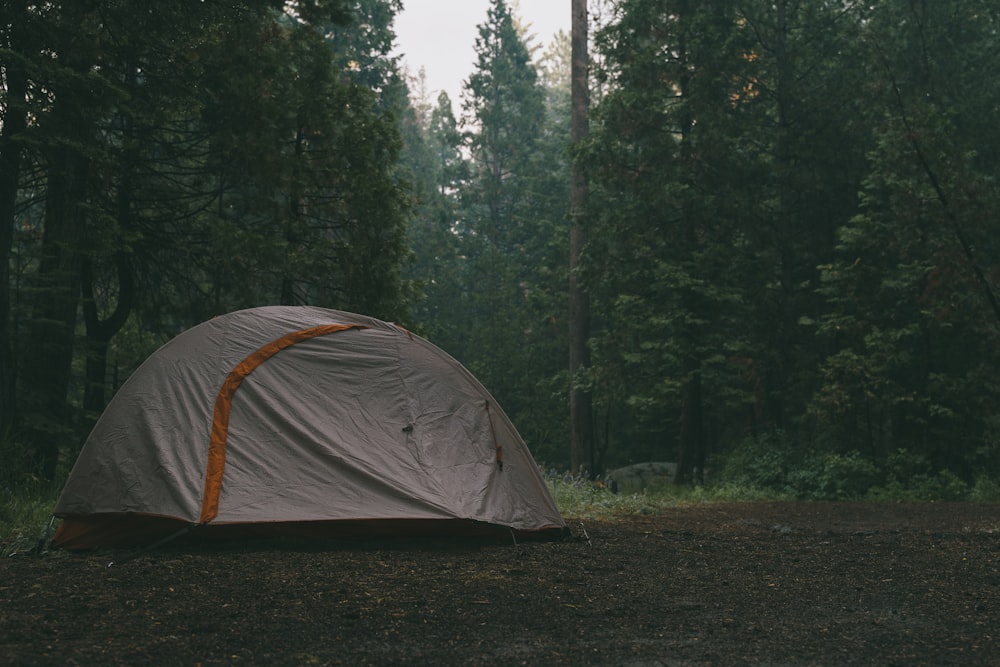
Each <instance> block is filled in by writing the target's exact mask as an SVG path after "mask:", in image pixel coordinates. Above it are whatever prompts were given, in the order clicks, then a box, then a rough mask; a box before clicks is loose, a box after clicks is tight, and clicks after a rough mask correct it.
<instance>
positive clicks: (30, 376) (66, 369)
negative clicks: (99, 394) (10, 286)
mask: <svg viewBox="0 0 1000 667" xmlns="http://www.w3.org/2000/svg"><path fill="white" fill-rule="evenodd" d="M47 161H48V164H49V179H48V189H47V195H46V209H45V231H44V235H43V238H42V257H41V260H40V261H39V264H38V274H37V279H36V285H35V287H36V289H35V290H34V291H35V299H34V306H33V308H32V313H31V317H30V318H29V319H28V321H27V322H26V328H27V333H28V336H27V339H26V341H25V354H24V359H23V366H22V369H21V370H22V374H21V391H22V401H21V405H22V407H23V410H20V411H19V417H20V418H21V420H22V422H23V426H24V432H25V436H26V437H27V439H28V441H29V442H30V444H31V446H32V447H33V448H34V452H35V463H36V464H37V465H38V467H39V471H40V473H41V474H42V475H43V476H44V477H45V478H46V479H54V477H55V474H56V466H57V464H58V460H59V449H60V445H61V444H63V443H65V442H66V441H67V439H69V438H70V437H71V436H72V433H73V428H72V414H71V411H70V408H69V403H68V401H67V398H68V392H69V385H70V373H71V367H72V362H73V340H74V328H75V325H76V315H77V307H78V305H79V302H80V264H79V259H80V256H79V242H80V239H81V238H82V233H83V224H84V213H83V207H82V206H81V204H82V202H83V198H84V192H85V187H86V185H85V183H86V178H87V170H88V163H87V160H86V158H85V157H84V156H82V155H80V154H79V153H78V152H77V151H76V150H74V149H73V148H71V147H67V146H58V147H55V148H53V149H52V150H51V151H49V157H48V160H47Z"/></svg>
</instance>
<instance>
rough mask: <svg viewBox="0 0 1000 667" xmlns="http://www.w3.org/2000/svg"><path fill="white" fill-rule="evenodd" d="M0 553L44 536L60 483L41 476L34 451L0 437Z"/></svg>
mask: <svg viewBox="0 0 1000 667" xmlns="http://www.w3.org/2000/svg"><path fill="white" fill-rule="evenodd" d="M0 461H2V462H3V465H2V466H0V557H6V556H8V555H10V554H11V553H14V552H22V551H27V550H29V549H32V548H34V547H35V546H36V544H37V542H38V540H40V539H42V538H44V537H45V528H46V526H47V525H48V523H49V521H50V519H51V516H52V508H53V507H54V506H55V501H56V497H57V496H58V493H59V490H60V488H61V485H60V484H58V483H56V482H51V481H47V480H44V479H43V477H42V475H41V470H39V468H38V465H37V463H36V461H35V460H34V453H33V452H32V451H30V450H29V449H28V448H26V447H24V446H23V445H22V444H20V443H19V442H18V441H16V440H14V439H12V438H3V439H2V440H0Z"/></svg>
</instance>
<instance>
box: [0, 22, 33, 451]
mask: <svg viewBox="0 0 1000 667" xmlns="http://www.w3.org/2000/svg"><path fill="white" fill-rule="evenodd" d="M26 4H27V3H25V2H17V3H7V4H5V6H7V7H9V9H10V11H11V17H10V18H11V19H12V20H11V21H10V26H9V28H8V30H9V32H8V33H7V35H6V40H5V41H6V43H5V44H4V45H3V46H5V47H6V48H7V49H9V50H10V52H11V53H14V54H18V53H20V47H21V45H20V44H19V43H18V40H17V33H16V30H17V27H16V26H18V25H23V18H21V19H18V18H17V17H23V15H24V13H25V9H26ZM4 69H5V75H6V85H7V90H6V102H7V111H6V113H5V114H4V119H3V124H2V126H0V438H3V437H6V436H7V434H9V433H10V432H11V430H12V428H13V426H14V422H15V419H16V412H17V410H16V405H17V394H16V381H15V378H16V374H15V367H14V354H13V340H12V335H11V284H10V254H11V251H12V248H13V243H14V226H15V224H16V221H15V219H14V216H15V214H16V207H17V190H18V186H19V183H20V177H21V145H20V143H19V135H20V134H21V133H23V132H24V130H25V128H26V126H27V115H26V113H27V111H26V108H25V104H26V101H25V96H26V95H27V92H28V77H27V75H26V73H25V70H24V67H23V65H22V63H20V62H18V60H17V59H16V58H6V59H5V62H4Z"/></svg>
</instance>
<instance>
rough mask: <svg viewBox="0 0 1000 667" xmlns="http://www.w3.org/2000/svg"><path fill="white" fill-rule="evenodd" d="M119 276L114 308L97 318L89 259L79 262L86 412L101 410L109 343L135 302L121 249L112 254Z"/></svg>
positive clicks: (105, 394) (126, 264) (129, 269)
mask: <svg viewBox="0 0 1000 667" xmlns="http://www.w3.org/2000/svg"><path fill="white" fill-rule="evenodd" d="M115 270H116V273H117V277H118V300H117V302H116V303H115V309H114V312H112V313H111V315H109V316H108V317H107V319H104V320H102V319H100V315H99V313H98V309H97V302H96V301H95V290H94V275H93V270H92V266H91V262H90V261H89V260H87V259H84V260H83V262H82V263H81V271H80V280H81V287H82V293H83V319H84V323H85V324H86V328H87V365H86V387H85V389H84V393H83V409H84V410H85V411H86V412H87V413H88V415H99V414H100V413H101V412H103V410H104V406H105V404H106V401H105V398H106V396H107V383H106V382H105V376H106V375H107V359H108V346H109V345H110V343H111V339H112V338H113V337H114V335H115V334H116V333H118V332H119V331H121V328H122V327H123V326H125V322H126V321H127V320H128V317H129V315H130V314H131V312H132V305H133V303H134V302H135V289H134V284H135V281H134V276H133V273H132V266H131V265H130V264H129V261H128V258H127V257H126V256H125V254H124V253H119V254H118V255H117V256H116V257H115Z"/></svg>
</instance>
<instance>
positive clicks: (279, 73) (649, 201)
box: [0, 0, 1000, 500]
mask: <svg viewBox="0 0 1000 667" xmlns="http://www.w3.org/2000/svg"><path fill="white" fill-rule="evenodd" d="M404 4H405V0H232V1H227V2H216V1H213V0H207V1H205V2H190V1H188V0H161V1H159V2H156V3H149V2H145V1H143V2H139V1H138V0H72V1H69V0H53V1H52V2H46V3H36V2H31V1H30V0H2V5H0V6H2V15H0V16H2V18H0V252H2V261H0V281H2V285H0V434H2V435H0V485H2V486H3V488H5V489H8V490H9V489H10V488H12V487H14V486H16V485H18V484H21V483H24V481H25V480H43V481H45V480H48V481H58V480H60V479H64V478H65V475H66V474H67V472H68V470H69V468H70V466H72V464H73V461H74V460H75V457H76V454H77V452H78V451H79V448H80V446H81V445H82V442H83V440H84V438H85V437H86V435H87V433H88V432H89V430H90V428H91V427H92V425H93V424H94V422H95V420H96V419H97V417H98V416H99V415H100V413H101V410H102V409H103V407H104V406H105V404H106V403H107V401H108V400H109V398H110V397H111V396H112V395H113V394H114V392H115V391H116V390H117V388H118V387H119V386H120V385H121V384H122V382H124V380H125V379H126V378H127V377H128V376H129V374H130V372H131V371H132V370H134V369H135V368H136V367H137V366H138V365H139V364H140V363H142V361H143V360H144V359H145V358H146V357H147V356H148V355H149V354H150V353H151V352H152V351H154V350H155V349H157V348H158V347H159V346H160V345H162V344H163V343H165V342H166V341H167V340H169V339H170V338H171V337H173V336H175V335H176V334H178V333H179V332H181V331H183V330H185V329H187V328H189V327H191V326H193V325H195V324H197V323H199V322H202V321H204V320H206V319H209V318H211V317H212V316H214V315H218V314H222V313H226V312H230V311H233V310H238V309H241V308H247V307H252V306H260V305H269V304H307V305H315V306H323V307H329V308H336V309H341V310H348V311H352V312H358V313H363V314H366V315H370V316H374V317H377V318H380V319H384V320H388V321H393V322H397V323H399V324H401V325H402V326H405V327H406V328H408V329H410V330H412V331H414V332H416V333H418V334H420V335H422V336H425V337H427V338H428V339H429V340H431V341H432V342H434V343H435V344H436V345H438V346H439V347H441V348H443V349H444V350H445V351H447V352H448V353H449V354H451V355H452V356H454V357H455V358H457V359H458V360H459V361H460V362H462V363H463V364H464V365H465V366H466V367H468V368H469V370H471V371H472V372H473V373H474V374H475V375H476V376H477V377H478V378H479V379H480V380H481V381H482V383H483V384H484V385H485V386H486V387H487V389H489V391H490V392H491V393H492V394H493V395H494V396H495V397H496V399H497V400H498V402H499V403H500V404H501V405H502V406H503V407H504V409H505V411H506V412H507V413H508V414H509V415H510V417H511V419H512V420H513V422H514V424H515V425H516V426H517V428H518V430H519V431H520V433H521V435H522V436H523V437H524V439H525V440H526V442H527V443H528V446H529V448H530V449H531V451H532V453H533V454H534V456H535V458H536V460H537V462H538V463H539V465H541V466H544V468H545V469H546V470H549V471H552V474H558V475H562V474H563V472H564V471H568V472H569V473H570V474H573V475H576V476H579V477H581V478H585V477H590V478H592V479H594V478H600V477H601V476H603V475H604V474H605V472H606V471H608V470H610V469H613V468H616V467H619V466H623V465H627V464H631V463H637V462H643V461H672V462H676V463H677V481H678V482H679V483H689V484H698V485H700V484H716V483H731V484H736V485H742V486H745V487H753V488H759V489H765V490H770V491H772V492H774V493H778V494H788V495H792V496H795V497H799V498H829V499H844V498H865V497H878V496H880V495H882V496H885V497H906V498H911V499H949V500H962V499H969V498H981V499H982V498H986V499H990V498H992V499H996V498H1000V411H998V410H997V407H996V406H997V404H998V399H1000V376H998V374H997V370H998V362H1000V300H998V299H1000V297H998V295H997V293H996V292H997V289H998V287H1000V233H997V232H998V231H1000V228H998V227H994V226H993V225H1000V222H998V220H997V213H996V212H997V210H1000V182H998V174H1000V123H997V116H998V114H1000V78H998V77H997V76H996V72H997V71H1000V48H998V45H1000V5H998V4H997V3H996V2H995V1H994V0H956V1H954V2H948V3H944V2H932V1H931V0H875V1H867V2H866V1H860V0H820V1H816V2H802V0H740V1H738V2H737V1H736V0H707V1H706V0H703V1H700V2H697V1H694V0H590V3H589V19H588V21H587V33H588V34H589V40H588V45H589V48H588V52H589V67H588V73H589V76H588V79H589V84H588V91H589V105H588V108H587V109H586V121H587V123H586V125H587V128H588V131H587V132H586V133H582V134H577V133H576V132H574V131H573V130H574V129H575V128H573V127H571V107H572V102H573V101H574V100H573V96H572V94H571V92H572V85H571V60H572V53H571V51H572V49H571V36H570V35H568V34H564V35H560V36H558V38H557V39H556V40H554V41H553V43H551V44H539V43H538V40H537V39H536V38H535V37H534V35H533V34H532V33H531V29H530V25H526V24H525V23H524V22H523V21H522V20H521V19H520V18H519V16H518V14H517V11H516V10H517V7H516V3H511V2H508V1H507V0H492V2H491V6H490V8H489V11H488V12H487V13H486V14H485V15H484V16H483V17H482V22H481V23H480V24H479V26H478V38H477V40H476V61H475V62H474V63H470V70H469V73H468V77H467V79H466V80H465V85H464V90H463V93H462V96H461V99H459V100H452V99H450V98H449V97H448V95H447V94H446V93H441V94H436V93H432V92H431V91H428V90H427V86H426V82H425V80H424V78H423V76H422V75H421V73H420V72H411V71H408V70H406V69H405V68H404V66H403V63H402V61H401V60H400V58H399V56H398V55H395V36H394V34H393V20H394V17H395V16H396V14H397V13H399V12H400V11H401V9H402V8H403V5H404ZM564 4H565V5H566V12H567V14H568V13H569V12H570V2H568V1H567V2H565V3H564ZM574 184H576V185H577V186H581V184H582V187H583V191H584V192H585V195H586V197H585V200H583V204H582V205H578V206H571V197H570V192H571V189H572V187H571V186H573V185H574ZM574 229H575V230H576V231H577V232H578V235H577V236H576V237H575V239H576V241H577V242H579V246H578V247H576V248H573V247H571V245H572V244H571V236H572V234H571V231H573V230H574ZM577 251H578V252H577ZM571 255H572V256H571ZM571 260H572V261H571ZM571 267H572V268H571ZM571 284H572V285H574V286H575V289H578V290H579V293H580V294H581V295H582V296H583V298H584V300H585V304H586V308H585V312H584V313H583V316H582V317H580V318H576V317H575V316H571V312H570V311H571V308H570V301H571V299H570V287H571ZM574 324H578V325H580V326H582V327H583V329H582V330H583V331H584V333H585V337H584V340H583V341H582V344H583V348H582V349H581V350H577V353H578V354H577V356H576V359H577V361H578V362H579V363H577V364H575V365H573V366H572V372H571V370H570V369H571V364H570V358H571V347H572V341H571V329H572V327H573V326H574ZM571 394H576V395H579V396H582V397H584V398H585V401H584V402H583V403H582V404H581V405H583V407H582V408H581V410H583V412H581V413H580V414H581V415H582V417H583V419H584V420H585V422H586V425H587V428H586V429H584V431H585V434H586V435H585V438H584V448H583V449H582V450H580V451H579V452H577V451H576V450H574V447H575V444H573V443H571V431H572V430H573V428H572V427H571V414H570V396H571ZM571 445H573V446H571ZM571 450H572V451H571Z"/></svg>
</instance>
